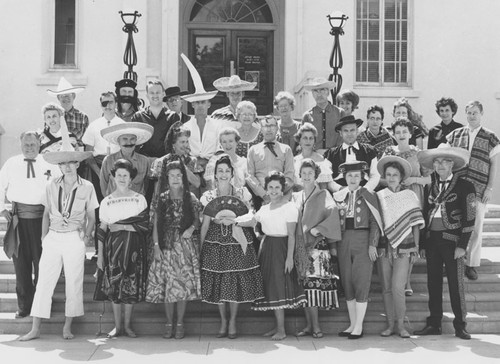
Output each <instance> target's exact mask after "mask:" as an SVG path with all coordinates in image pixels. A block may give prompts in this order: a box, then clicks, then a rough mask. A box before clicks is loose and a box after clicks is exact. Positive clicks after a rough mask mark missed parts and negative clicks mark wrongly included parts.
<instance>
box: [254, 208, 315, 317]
mask: <svg viewBox="0 0 500 364" xmlns="http://www.w3.org/2000/svg"><path fill="white" fill-rule="evenodd" d="M270 205H271V204H267V205H264V206H262V207H261V209H260V210H259V211H257V213H256V214H255V220H257V222H260V223H261V225H262V231H263V232H264V234H265V237H264V241H263V242H262V246H261V248H260V252H259V264H260V268H261V271H262V277H263V280H264V281H263V282H264V298H263V299H261V300H257V301H255V302H254V303H253V305H252V309H254V310H259V311H267V310H277V309H285V308H287V309H289V308H298V307H302V306H303V305H304V304H305V302H306V301H307V300H306V296H305V294H304V289H303V288H302V286H301V285H300V284H299V281H298V277H297V270H296V269H295V267H294V268H293V269H292V271H291V272H288V273H285V261H286V256H287V251H288V231H287V226H286V224H287V222H297V220H298V210H297V208H296V206H295V204H294V203H293V202H287V203H285V204H284V205H282V206H280V207H278V208H276V209H272V210H271V209H270Z"/></svg>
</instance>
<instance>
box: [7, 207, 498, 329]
mask: <svg viewBox="0 0 500 364" xmlns="http://www.w3.org/2000/svg"><path fill="white" fill-rule="evenodd" d="M5 227H6V223H5V220H3V219H0V238H1V237H3V234H4V232H5ZM483 239H484V244H483V246H484V249H483V259H482V261H481V267H480V268H479V279H478V280H477V281H475V282H471V281H468V280H466V283H465V291H466V301H467V310H468V316H467V321H468V326H467V328H468V330H469V332H471V333H473V334H488V333H498V332H500V205H491V206H489V212H488V213H487V216H486V221H485V225H484V235H483ZM0 244H1V240H0ZM87 255H88V256H89V257H90V256H91V255H92V249H89V250H88V254H87ZM94 272H95V263H94V262H91V261H90V260H87V261H86V262H85V279H84V306H85V316H83V317H79V318H76V319H75V320H74V332H75V333H77V334H87V335H89V334H94V333H98V332H108V331H110V330H111V329H112V328H113V326H114V324H113V313H112V308H111V303H109V302H106V303H103V302H94V301H93V299H92V298H93V291H94V286H95V280H94V278H93V274H94ZM412 287H413V290H414V294H413V296H411V297H407V301H406V302H407V318H408V323H407V325H408V326H409V328H410V329H411V330H415V329H417V328H421V327H423V325H424V324H425V318H426V317H427V315H428V308H427V300H428V294H427V276H426V267H425V261H423V260H419V261H418V262H416V264H415V266H414V269H413V275H412ZM443 301H444V311H445V318H444V320H443V331H444V332H445V333H452V332H453V326H452V319H453V313H452V311H451V306H450V302H449V296H448V287H447V283H446V278H444V294H443ZM340 304H341V307H340V309H338V310H334V311H320V321H321V325H322V330H323V331H324V332H325V333H331V334H335V333H337V332H338V331H340V330H342V329H344V328H345V327H346V326H347V324H348V316H347V309H346V305H345V301H344V300H343V298H340ZM16 309H17V301H16V294H15V275H14V266H13V264H12V261H10V260H8V259H7V257H6V256H5V254H4V253H3V250H2V251H1V252H0V334H2V333H3V334H21V333H26V332H28V331H29V329H30V328H31V318H29V317H28V318H24V319H15V318H14V315H15V311H16ZM63 322H64V279H63V278H61V279H60V281H59V283H58V285H57V286H56V290H55V294H54V297H53V304H52V318H51V319H50V320H44V324H43V328H42V330H43V333H53V334H59V333H60V332H61V330H62V323H63ZM164 322H165V319H164V312H163V305H162V304H150V303H140V304H137V305H135V306H134V315H133V327H134V329H135V330H136V332H137V333H138V334H153V335H160V334H161V333H162V332H163V330H164ZM273 322H274V321H273V314H272V312H255V311H252V310H251V309H250V305H249V304H242V305H241V307H240V314H239V318H238V332H239V333H241V334H245V335H247V334H254V335H256V334H260V333H263V332H265V331H266V330H269V329H271V328H272V326H273ZM304 322H305V320H304V313H303V310H301V309H299V310H290V311H286V326H287V331H288V332H289V333H293V332H295V331H296V330H299V329H301V328H302V327H303V325H304ZM384 328H385V316H384V306H383V302H382V296H381V286H380V283H379V280H378V277H377V275H376V271H374V275H373V278H372V286H371V294H370V302H369V304H368V311H367V315H366V319H365V325H364V331H365V333H367V334H377V333H378V332H380V331H382V330H383V329H384ZM218 329H219V315H218V309H217V307H216V306H215V305H209V304H205V303H202V302H199V301H196V302H190V303H188V306H187V313H186V332H187V334H188V335H189V333H197V334H208V335H211V334H215V333H216V332H217V331H218Z"/></svg>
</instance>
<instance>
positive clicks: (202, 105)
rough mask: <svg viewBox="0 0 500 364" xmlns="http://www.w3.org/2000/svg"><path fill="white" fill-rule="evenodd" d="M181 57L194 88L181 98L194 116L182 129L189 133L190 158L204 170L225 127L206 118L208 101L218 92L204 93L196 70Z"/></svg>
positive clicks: (182, 55)
mask: <svg viewBox="0 0 500 364" xmlns="http://www.w3.org/2000/svg"><path fill="white" fill-rule="evenodd" d="M181 57H182V59H183V60H184V63H185V64H186V66H187V68H188V70H189V74H190V75H191V79H192V80H193V84H194V87H195V92H194V93H192V94H189V95H185V96H181V97H182V99H183V100H186V101H188V102H190V103H191V105H192V106H193V109H194V115H193V116H191V119H189V120H188V121H187V122H186V123H185V124H184V127H185V128H186V129H188V130H190V131H191V136H190V138H189V146H190V148H191V156H193V157H195V158H196V159H197V161H198V165H199V166H200V167H201V168H203V170H205V166H206V165H207V163H208V160H209V159H210V158H211V157H212V156H213V155H214V154H215V152H216V151H217V149H218V147H219V131H220V130H221V129H222V128H223V127H224V126H226V123H221V122H220V121H218V120H214V119H212V118H211V117H209V116H208V109H209V108H210V105H211V104H210V100H211V99H213V98H214V97H215V95H216V94H217V92H218V91H217V90H215V91H205V88H204V87H203V82H202V81H201V77H200V75H199V73H198V71H197V70H196V68H195V67H194V66H193V64H192V63H191V61H190V60H189V59H188V58H187V57H186V56H185V55H184V54H181Z"/></svg>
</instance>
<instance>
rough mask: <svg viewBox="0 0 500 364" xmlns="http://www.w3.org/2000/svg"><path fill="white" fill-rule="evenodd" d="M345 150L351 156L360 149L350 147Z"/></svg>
mask: <svg viewBox="0 0 500 364" xmlns="http://www.w3.org/2000/svg"><path fill="white" fill-rule="evenodd" d="M344 150H347V153H349V154H351V153H354V151H355V150H356V151H357V150H358V149H357V148H356V147H355V146H353V145H349V146H347V147H346V148H344Z"/></svg>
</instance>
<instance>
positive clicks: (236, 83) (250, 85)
mask: <svg viewBox="0 0 500 364" xmlns="http://www.w3.org/2000/svg"><path fill="white" fill-rule="evenodd" d="M213 85H214V87H215V88H216V89H217V90H219V91H221V92H239V91H250V90H253V89H254V88H255V86H257V82H248V81H244V80H242V79H241V78H240V76H238V75H232V76H231V77H221V78H218V79H216V80H215V81H214V83H213Z"/></svg>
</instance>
